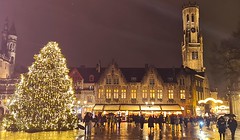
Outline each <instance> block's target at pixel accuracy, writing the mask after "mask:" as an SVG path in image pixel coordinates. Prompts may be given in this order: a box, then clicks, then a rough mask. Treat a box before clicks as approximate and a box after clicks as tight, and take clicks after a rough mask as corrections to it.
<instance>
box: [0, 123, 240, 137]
mask: <svg viewBox="0 0 240 140" xmlns="http://www.w3.org/2000/svg"><path fill="white" fill-rule="evenodd" d="M239 128H240V127H239ZM239 128H238V129H237V131H236V136H235V140H240V129H239ZM161 139H162V140H219V134H218V132H217V128H216V125H213V126H212V128H211V129H207V128H206V127H204V128H203V130H202V131H200V130H199V127H198V126H192V125H190V124H189V125H188V128H187V129H186V128H184V129H183V130H182V131H181V130H180V127H178V129H175V130H174V131H172V128H171V126H170V125H169V124H166V125H164V127H163V130H162V131H160V130H159V129H158V125H155V127H154V131H153V132H152V133H150V131H149V129H148V128H147V123H145V124H144V129H143V130H140V128H139V127H136V126H135V124H134V123H125V122H124V123H121V127H120V129H119V128H116V127H115V128H108V127H107V126H105V128H103V129H102V130H100V128H98V127H92V130H91V134H90V135H85V134H84V130H72V131H61V132H58V131H50V132H38V133H26V132H7V131H4V130H0V140H161ZM226 140H231V134H230V131H229V130H227V132H226Z"/></svg>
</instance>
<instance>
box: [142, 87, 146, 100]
mask: <svg viewBox="0 0 240 140" xmlns="http://www.w3.org/2000/svg"><path fill="white" fill-rule="evenodd" d="M142 98H144V99H146V98H147V90H146V89H143V90H142Z"/></svg>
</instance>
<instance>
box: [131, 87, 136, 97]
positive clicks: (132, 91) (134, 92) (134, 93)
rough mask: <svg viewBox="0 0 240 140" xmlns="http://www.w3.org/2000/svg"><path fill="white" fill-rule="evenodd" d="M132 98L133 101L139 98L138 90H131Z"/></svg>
mask: <svg viewBox="0 0 240 140" xmlns="http://www.w3.org/2000/svg"><path fill="white" fill-rule="evenodd" d="M131 98H132V99H136V98H137V90H136V89H132V90H131Z"/></svg>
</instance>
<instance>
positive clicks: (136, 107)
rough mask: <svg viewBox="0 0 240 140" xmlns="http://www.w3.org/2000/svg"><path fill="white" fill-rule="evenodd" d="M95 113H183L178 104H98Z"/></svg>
mask: <svg viewBox="0 0 240 140" xmlns="http://www.w3.org/2000/svg"><path fill="white" fill-rule="evenodd" d="M93 111H182V109H181V106H180V105H178V104H155V105H144V104H96V105H95V106H94V107H93Z"/></svg>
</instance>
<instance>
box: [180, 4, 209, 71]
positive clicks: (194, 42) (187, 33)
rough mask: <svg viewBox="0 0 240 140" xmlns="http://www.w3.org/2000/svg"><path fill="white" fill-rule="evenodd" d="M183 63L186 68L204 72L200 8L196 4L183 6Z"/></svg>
mask: <svg viewBox="0 0 240 140" xmlns="http://www.w3.org/2000/svg"><path fill="white" fill-rule="evenodd" d="M182 19H183V42H182V61H183V66H184V67H189V68H191V69H194V70H196V71H198V72H202V71H204V69H205V68H204V66H203V42H202V36H201V34H200V28H199V7H198V5H197V4H196V3H189V4H187V5H184V6H183V10H182Z"/></svg>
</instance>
